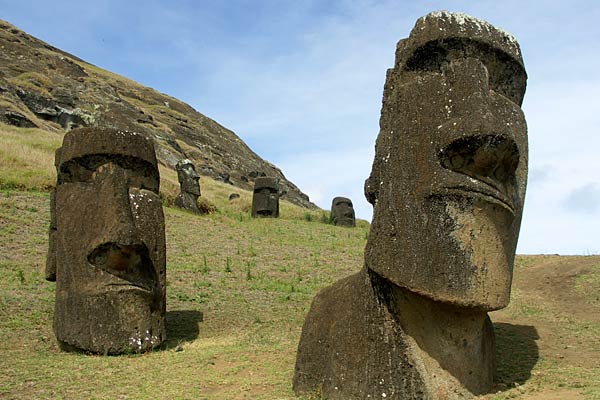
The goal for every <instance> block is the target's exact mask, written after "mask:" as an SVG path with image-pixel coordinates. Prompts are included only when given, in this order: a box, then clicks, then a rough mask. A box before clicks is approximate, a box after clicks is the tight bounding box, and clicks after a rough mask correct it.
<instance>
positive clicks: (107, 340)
mask: <svg viewBox="0 0 600 400" xmlns="http://www.w3.org/2000/svg"><path fill="white" fill-rule="evenodd" d="M55 165H56V171H57V183H56V188H55V191H54V193H53V201H52V205H51V226H50V241H49V242H50V245H49V250H48V257H47V264H46V278H47V279H48V280H55V281H56V301H55V307H54V333H55V335H56V338H57V339H58V342H59V344H60V345H61V347H62V348H63V349H65V350H75V349H79V350H83V351H87V352H93V353H101V354H118V353H122V352H143V351H147V350H150V349H152V348H154V347H156V346H158V345H160V344H161V343H162V342H163V341H164V340H165V332H166V331H165V311H166V296H165V295H166V270H165V223H164V216H163V211H162V205H161V201H160V198H159V196H158V188H159V174H158V166H157V162H156V156H155V154H154V146H153V144H152V141H151V140H150V139H148V138H146V137H144V136H142V135H140V134H137V133H134V132H122V131H117V130H113V129H98V128H83V129H76V130H72V131H70V132H68V133H67V134H66V135H65V137H64V140H63V145H62V147H61V148H59V149H58V150H57V151H56V158H55Z"/></svg>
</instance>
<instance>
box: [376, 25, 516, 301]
mask: <svg viewBox="0 0 600 400" xmlns="http://www.w3.org/2000/svg"><path fill="white" fill-rule="evenodd" d="M525 84H526V73H525V70H524V68H523V62H522V59H521V54H520V50H519V47H518V45H517V43H516V42H515V41H514V39H513V38H512V37H511V36H510V35H508V34H506V33H504V32H503V31H500V30H498V29H496V28H494V27H492V26H491V25H489V24H487V23H485V22H483V21H480V20H477V19H474V18H471V17H467V16H464V15H461V14H450V13H434V14H430V15H428V16H426V17H424V18H421V19H420V20H419V21H417V24H416V25H415V27H414V29H413V30H412V32H411V35H410V37H409V38H408V39H405V40H402V41H400V42H399V43H398V47H397V51H396V63H395V66H394V68H393V69H391V70H389V71H388V76H387V80H386V85H385V90H384V101H383V108H382V113H381V120H380V129H381V130H380V133H379V136H378V139H377V144H376V155H375V161H374V163H373V169H372V172H371V176H370V177H369V179H368V180H367V182H366V183H365V193H366V196H367V199H368V200H369V201H371V202H372V203H373V204H374V216H373V224H372V227H371V233H370V236H369V241H368V244H367V248H366V255H365V260H366V263H367V266H368V267H369V268H371V269H372V270H374V271H375V272H377V273H378V274H380V275H381V276H383V277H385V278H386V279H388V280H390V281H391V282H393V283H395V284H397V285H399V286H402V287H405V288H407V289H409V290H411V291H412V292H415V293H418V294H421V295H424V296H427V297H429V298H431V299H433V300H438V301H443V302H448V303H452V304H457V305H461V306H465V307H477V308H480V309H485V310H494V309H499V308H502V307H504V306H506V304H507V303H508V300H509V295H510V285H511V280H512V269H513V262H514V254H515V248H516V244H517V237H518V232H519V227H520V222H521V215H522V211H523V200H524V196H525V185H526V178H527V128H526V123H525V118H524V116H523V112H522V110H521V107H520V106H521V102H522V99H523V95H524V92H525Z"/></svg>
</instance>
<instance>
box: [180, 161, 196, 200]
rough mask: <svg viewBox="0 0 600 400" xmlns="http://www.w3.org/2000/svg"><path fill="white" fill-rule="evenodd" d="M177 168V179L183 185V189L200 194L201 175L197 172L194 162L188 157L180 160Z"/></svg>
mask: <svg viewBox="0 0 600 400" xmlns="http://www.w3.org/2000/svg"><path fill="white" fill-rule="evenodd" d="M175 168H176V169H177V179H178V180H179V184H180V185H181V191H182V192H186V193H191V194H193V195H196V196H200V185H199V184H198V180H199V179H200V175H198V173H197V172H196V167H195V166H194V164H193V163H192V162H191V161H190V160H188V159H187V158H186V159H185V160H181V161H179V162H178V163H177V165H176V166H175Z"/></svg>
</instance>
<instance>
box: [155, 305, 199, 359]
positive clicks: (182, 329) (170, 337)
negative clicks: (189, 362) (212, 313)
mask: <svg viewBox="0 0 600 400" xmlns="http://www.w3.org/2000/svg"><path fill="white" fill-rule="evenodd" d="M166 318H167V340H166V341H165V343H164V349H166V350H168V349H173V348H176V347H177V346H179V345H181V344H182V343H184V342H192V341H194V340H196V338H197V337H198V335H199V334H200V322H202V321H203V320H204V314H202V312H201V311H197V310H176V311H167V316H166Z"/></svg>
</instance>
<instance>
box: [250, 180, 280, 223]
mask: <svg viewBox="0 0 600 400" xmlns="http://www.w3.org/2000/svg"><path fill="white" fill-rule="evenodd" d="M252 216H253V217H255V218H256V217H272V218H277V217H279V184H278V183H277V179H276V178H271V177H266V176H263V177H259V178H256V180H255V181H254V193H253V195H252Z"/></svg>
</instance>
